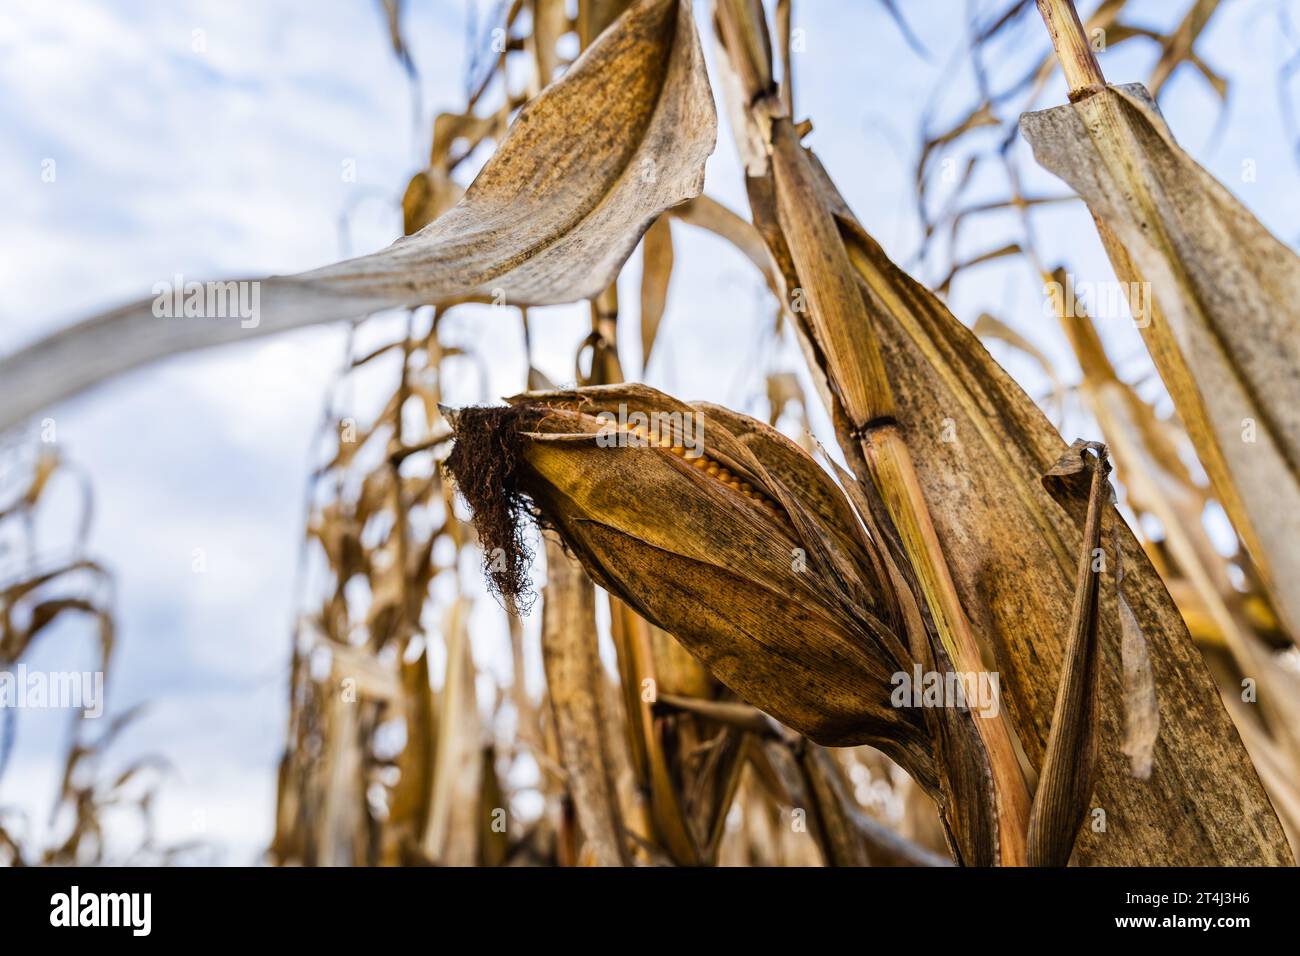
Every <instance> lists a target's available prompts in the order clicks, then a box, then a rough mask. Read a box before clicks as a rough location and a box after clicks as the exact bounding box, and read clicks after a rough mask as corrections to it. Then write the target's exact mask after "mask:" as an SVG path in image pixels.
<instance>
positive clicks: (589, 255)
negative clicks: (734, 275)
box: [0, 0, 717, 427]
mask: <svg viewBox="0 0 1300 956" xmlns="http://www.w3.org/2000/svg"><path fill="white" fill-rule="evenodd" d="M716 128H717V118H716V115H715V112H714V106H713V97H712V94H711V92H710V89H709V83H708V77H707V75H706V73H705V68H704V58H703V55H702V53H701V50H700V44H699V38H698V36H697V35H696V32H695V23H694V20H693V18H692V14H691V4H690V0H640V2H638V3H636V4H635V5H634V6H633V7H631V8H630V9H629V10H628V11H627V12H626V13H625V14H624V15H623V16H622V17H620V18H619V19H618V20H617V21H616V22H615V23H614V24H612V25H611V26H610V27H609V29H607V30H605V31H604V33H602V34H601V35H600V37H599V38H598V39H597V40H596V41H595V42H594V43H593V44H592V45H591V46H590V47H589V48H588V49H587V50H586V51H585V52H584V53H583V54H582V56H581V57H580V58H579V59H578V60H577V61H576V62H575V63H574V65H573V67H572V68H571V69H569V70H568V71H567V72H566V73H565V74H564V76H562V77H561V78H560V79H559V80H557V81H556V82H555V83H553V84H551V85H550V86H549V87H547V89H546V90H545V91H544V92H543V93H542V94H541V95H540V96H538V97H537V98H536V99H534V100H533V101H532V102H530V103H529V104H528V105H527V106H525V107H524V108H523V109H522V110H521V111H520V113H519V116H518V118H517V119H516V120H515V122H514V124H513V125H512V126H511V127H510V131H509V133H508V134H507V136H506V138H505V140H504V142H502V144H501V146H500V147H499V148H498V150H497V151H496V153H495V154H494V155H493V157H492V158H491V160H489V161H488V163H487V165H486V166H485V167H484V168H483V170H482V172H480V173H479V175H478V178H477V179H475V181H474V183H473V184H472V185H471V186H470V188H469V189H468V190H467V191H466V193H465V196H464V198H463V199H462V200H461V201H460V202H459V203H458V204H457V205H455V206H454V207H453V208H451V209H450V210H448V211H447V212H446V213H445V214H444V215H442V216H440V217H439V218H438V219H437V220H436V221H434V222H433V223H431V224H430V225H428V226H426V227H425V228H424V229H422V230H421V231H420V232H417V233H416V234H414V235H412V236H408V237H405V238H403V239H399V240H398V241H397V242H395V243H393V245H391V246H389V247H388V248H387V249H384V250H383V251H381V252H377V253H375V254H373V255H369V256H363V257H361V258H359V259H351V260H348V261H346V262H340V263H337V264H335V265H331V266H327V267H325V268H322V269H316V270H313V271H311V272H306V273H300V274H298V275H295V276H289V277H267V278H262V279H252V280H248V281H250V282H254V283H256V285H255V286H245V287H244V290H245V294H246V295H247V297H248V299H247V301H248V302H250V303H251V296H252V291H251V290H252V289H254V288H255V289H257V297H258V302H257V308H256V310H255V311H256V313H257V314H256V317H255V324H254V318H252V317H248V316H245V317H243V318H241V317H240V316H239V315H236V316H234V317H227V318H159V317H157V316H156V315H155V314H154V304H155V301H156V300H155V299H153V298H149V299H143V300H141V301H138V302H135V303H133V304H131V305H128V306H126V307H124V308H121V309H117V310H115V311H113V312H109V313H106V314H103V315H99V316H96V317H94V318H92V319H88V320H86V321H84V322H81V323H78V324H77V325H74V326H72V327H71V328H68V329H65V330H63V331H60V332H57V333H55V334H53V335H51V336H49V337H47V338H45V339H42V340H40V341H38V342H36V343H34V344H32V345H30V346H28V347H27V348H26V349H24V350H22V351H20V352H18V353H16V354H14V355H11V356H9V357H7V358H6V359H4V360H3V361H2V362H0V409H2V411H0V427H4V426H7V425H10V424H12V423H14V422H16V421H21V420H22V419H23V418H24V417H25V416H27V415H29V414H30V413H32V412H33V411H35V410H36V409H39V408H41V407H43V406H45V405H48V404H50V403H51V402H54V401H58V400H60V399H63V398H67V397H68V396H70V395H74V394H76V393H77V392H79V391H81V390H83V389H85V388H87V387H89V386H91V385H95V384H97V383H99V382H101V381H104V380H105V379H108V378H111V377H112V376H114V375H118V374H120V373H122V372H126V371H129V370H130V369H133V368H136V367H138V366H140V365H144V364H146V363H148V362H151V361H154V360H156V359H159V358H163V357H165V356H168V355H172V354H174V353H177V352H183V351H188V350H191V349H197V348H203V347H206V346H214V345H221V344H227V343H231V342H236V341H244V340H245V339H246V338H248V337H249V336H253V335H266V334H271V333H275V332H282V331H285V330H288V329H293V328H298V327H301V326H306V325H313V324H319V323H324V322H333V321H338V320H342V319H350V318H357V317H359V316H362V315H365V314H367V313H370V312H374V311H377V310H380V309H385V308H393V307H402V306H413V305H421V304H428V303H439V302H449V301H464V300H467V299H475V298H483V299H486V298H489V297H493V296H496V297H498V298H499V297H500V296H502V295H503V296H504V297H505V300H506V301H507V302H509V303H511V304H535V305H544V304H553V303H559V302H572V301H576V300H579V299H585V298H591V297H593V296H595V295H597V294H598V293H599V292H600V291H601V290H602V289H604V288H606V287H607V286H608V285H609V284H610V283H611V282H612V281H613V280H614V278H615V276H617V274H618V271H619V269H620V267H621V266H622V265H623V263H624V261H626V259H627V257H628V256H629V255H631V253H632V250H633V249H634V248H635V247H636V244H637V242H638V240H640V238H641V235H642V233H643V232H644V231H645V230H646V228H647V227H648V226H649V225H650V223H651V222H653V221H654V219H655V217H657V216H658V215H659V214H660V213H661V212H663V211H664V210H665V209H667V208H669V207H671V206H674V205H676V204H677V203H680V202H683V201H685V200H687V199H690V198H692V197H694V196H696V195H698V194H699V193H700V190H701V188H702V186H703V182H704V161H705V159H706V158H707V157H708V155H709V154H710V153H711V152H712V151H713V145H714V141H715V137H716ZM168 280H170V277H168ZM163 284H165V283H162V284H160V285H163ZM154 289H155V295H157V294H158V290H159V289H160V286H155V287H154ZM182 291H183V290H182ZM243 311H245V312H247V311H254V310H243ZM244 326H247V327H244Z"/></svg>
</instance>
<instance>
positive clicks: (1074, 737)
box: [1029, 441, 1110, 866]
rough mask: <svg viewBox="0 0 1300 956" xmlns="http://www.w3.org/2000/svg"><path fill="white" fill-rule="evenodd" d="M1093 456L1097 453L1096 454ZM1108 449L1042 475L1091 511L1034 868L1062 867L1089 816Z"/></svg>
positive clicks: (1077, 455)
mask: <svg viewBox="0 0 1300 956" xmlns="http://www.w3.org/2000/svg"><path fill="white" fill-rule="evenodd" d="M1093 452H1095V454H1093ZM1109 473H1110V463H1109V462H1108V461H1107V460H1106V451H1105V447H1104V446H1101V447H1099V448H1090V446H1089V445H1088V444H1087V443H1085V442H1079V441H1076V442H1075V443H1074V444H1073V445H1072V446H1070V449H1069V451H1067V452H1066V453H1065V454H1064V455H1062V456H1061V460H1060V461H1058V462H1057V463H1056V464H1055V465H1053V466H1052V468H1051V470H1049V471H1048V472H1047V474H1046V475H1044V476H1043V483H1044V484H1045V485H1046V486H1047V487H1048V490H1049V491H1052V493H1053V494H1054V495H1056V496H1057V498H1058V500H1060V501H1061V502H1062V504H1063V505H1065V506H1066V507H1070V506H1072V505H1076V504H1081V505H1086V508H1087V514H1086V517H1085V519H1084V522H1085V523H1084V530H1083V541H1082V542H1081V543H1080V546H1079V561H1078V571H1077V573H1076V579H1075V589H1074V603H1073V605H1072V608H1071V611H1070V620H1069V630H1068V632H1067V636H1066V642H1065V654H1064V656H1063V658H1062V661H1061V675H1060V677H1059V678H1058V679H1057V683H1056V706H1055V708H1054V709H1053V711H1052V729H1051V734H1050V735H1049V737H1048V739H1047V751H1046V754H1045V756H1044V758H1043V769H1042V772H1041V773H1040V774H1039V777H1038V790H1037V791H1036V792H1035V793H1034V806H1033V812H1032V813H1031V814H1030V816H1029V865H1030V866H1065V865H1066V864H1067V863H1068V862H1069V861H1070V853H1071V851H1072V850H1073V849H1074V838H1075V834H1076V833H1077V832H1078V830H1079V825H1080V824H1081V823H1082V822H1083V818H1084V814H1085V813H1086V812H1087V810H1088V801H1089V799H1091V797H1092V785H1093V780H1094V777H1095V772H1096V761H1097V687H1098V681H1097V677H1098V668H1099V666H1100V661H1099V656H1100V655H1099V654H1098V648H1097V631H1098V627H1099V624H1100V622H1099V620H1098V614H1099V603H1098V597H1099V594H1100V581H1101V572H1102V570H1103V568H1104V566H1105V563H1104V560H1100V559H1099V556H1101V555H1104V552H1102V550H1101V522H1102V516H1103V515H1104V513H1105V508H1106V505H1107V504H1108V503H1109V501H1110V484H1109V482H1108V481H1107V480H1106V476H1107V475H1108V474H1109Z"/></svg>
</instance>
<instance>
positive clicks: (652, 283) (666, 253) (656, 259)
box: [641, 216, 673, 374]
mask: <svg viewBox="0 0 1300 956" xmlns="http://www.w3.org/2000/svg"><path fill="white" fill-rule="evenodd" d="M672 277H673V231H672V227H671V226H670V225H669V220H668V218H667V217H666V216H665V217H661V218H659V219H656V220H655V224H654V225H653V226H651V227H650V228H649V229H648V230H647V231H646V234H645V238H644V239H643V240H642V241H641V368H642V370H643V374H644V370H645V369H647V368H649V367H650V355H651V351H652V350H653V349H654V345H655V338H656V336H657V335H658V334H659V323H660V322H662V321H663V318H664V309H665V308H666V307H667V305H668V283H669V282H670V281H671V280H672Z"/></svg>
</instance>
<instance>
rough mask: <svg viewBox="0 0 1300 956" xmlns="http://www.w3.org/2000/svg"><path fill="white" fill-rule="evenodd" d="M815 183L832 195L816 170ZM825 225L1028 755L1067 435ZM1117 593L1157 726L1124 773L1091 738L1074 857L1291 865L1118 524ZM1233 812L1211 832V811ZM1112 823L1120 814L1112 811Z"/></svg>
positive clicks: (1152, 581) (1046, 671)
mask: <svg viewBox="0 0 1300 956" xmlns="http://www.w3.org/2000/svg"><path fill="white" fill-rule="evenodd" d="M825 186H826V188H828V189H831V190H833V187H832V186H830V185H829V181H826V182H825ZM839 209H840V213H839V221H840V226H841V230H842V234H843V236H844V239H845V242H846V245H847V247H848V249H849V253H850V257H851V259H852V261H853V263H854V266H855V268H856V269H857V270H858V273H859V275H860V276H861V277H862V288H863V293H864V295H866V296H868V298H869V300H870V301H871V302H872V304H873V307H872V314H873V316H874V317H875V319H876V321H877V322H878V323H879V330H880V335H881V339H882V346H883V348H884V354H885V363H886V368H887V373H888V375H889V379H890V382H891V384H892V385H893V387H894V390H895V395H896V398H897V403H898V408H899V418H900V419H901V420H902V421H904V422H906V423H908V424H907V437H908V441H909V443H910V444H912V445H913V447H914V448H916V450H917V451H916V467H917V472H918V476H919V479H920V481H921V484H922V486H923V488H924V491H925V497H926V499H927V500H928V501H930V502H932V503H933V504H932V507H933V515H934V520H935V525H936V530H937V531H938V534H939V537H940V539H941V541H942V543H943V546H944V552H945V554H946V555H947V557H948V561H949V565H950V567H951V569H952V573H953V577H954V579H955V582H956V585H957V590H958V592H959V594H960V596H961V599H962V603H963V606H964V607H965V608H966V610H967V612H968V613H969V614H970V616H971V618H972V623H973V624H974V626H975V629H976V631H977V632H978V633H980V634H981V635H984V636H985V637H986V639H987V640H988V641H989V642H990V643H991V644H992V646H993V650H994V653H995V656H996V659H997V664H998V669H999V670H1000V672H1001V674H1002V693H1003V698H1004V700H1005V701H1006V703H1007V705H1008V707H1009V708H1010V710H1011V713H1012V716H1013V719H1014V722H1015V727H1016V731H1017V733H1018V735H1019V738H1020V742H1021V743H1022V744H1023V746H1024V749H1025V751H1026V753H1027V755H1028V757H1029V760H1030V761H1031V763H1032V764H1034V765H1035V766H1039V765H1041V762H1042V759H1043V753H1044V750H1045V745H1046V741H1047V738H1048V735H1049V731H1050V718H1051V714H1052V710H1053V706H1054V692H1053V691H1054V688H1055V678H1056V676H1057V675H1058V674H1059V672H1060V671H1059V668H1060V662H1061V655H1062V650H1063V649H1062V647H1061V646H1060V638H1059V637H1056V636H1055V635H1059V634H1060V622H1061V621H1063V620H1068V618H1069V615H1070V608H1071V604H1072V592H1073V585H1074V571H1075V567H1074V563H1075V557H1076V556H1077V554H1078V550H1079V543H1080V539H1081V529H1080V528H1079V526H1078V524H1077V522H1076V521H1075V520H1074V519H1073V518H1072V517H1071V516H1069V515H1068V514H1067V513H1066V512H1065V511H1064V510H1063V509H1062V508H1061V507H1060V506H1059V505H1057V504H1056V503H1055V502H1054V501H1052V500H1051V498H1050V496H1049V495H1048V494H1047V492H1046V490H1045V489H1043V488H1042V486H1041V484H1040V483H1039V482H1037V481H1035V480H1033V479H1032V476H1033V475H1036V474H1042V473H1043V472H1045V471H1046V470H1047V469H1048V468H1050V467H1051V465H1052V464H1053V463H1054V462H1055V461H1056V460H1057V459H1058V458H1059V457H1060V455H1061V454H1062V452H1063V451H1064V444H1063V443H1062V441H1061V439H1060V437H1059V435H1057V433H1056V431H1055V429H1053V428H1052V426H1051V424H1050V423H1049V422H1048V421H1047V419H1046V418H1045V417H1044V416H1043V415H1042V413H1041V412H1040V411H1039V410H1038V409H1037V408H1036V407H1035V406H1034V404H1033V402H1032V400H1031V399H1030V398H1029V397H1028V396H1027V395H1025V394H1024V392H1023V391H1022V390H1021V389H1020V387H1019V386H1018V385H1017V384H1016V383H1015V382H1014V381H1012V380H1011V378H1010V377H1009V376H1007V374H1006V373H1005V372H1004V371H1003V370H1002V369H1001V368H1000V367H999V366H998V365H997V363H995V362H994V361H993V360H992V358H991V357H990V356H989V354H988V352H987V351H986V350H985V349H984V348H983V346H981V345H980V344H979V341H978V340H977V339H976V338H975V337H974V336H973V335H972V334H971V333H970V331H969V330H967V329H966V328H965V327H964V326H962V325H961V323H960V322H958V321H957V320H956V319H955V318H954V317H953V316H952V315H951V314H950V313H949V312H948V310H947V309H946V308H945V307H944V306H943V305H942V303H940V302H939V301H938V300H937V299H936V298H935V297H934V296H933V295H932V294H931V293H930V292H929V291H928V290H926V289H925V288H924V287H923V286H921V285H920V284H919V283H917V282H915V281H914V280H912V279H911V278H910V277H908V276H907V275H906V274H905V273H903V272H902V271H901V270H899V269H898V268H897V267H896V266H895V265H894V264H893V263H892V262H890V261H889V259H888V258H887V257H886V256H885V254H884V252H883V251H882V250H881V249H880V247H879V246H878V245H877V244H876V243H875V242H874V241H873V240H872V239H871V238H870V237H869V236H868V235H867V234H866V233H865V232H864V231H863V230H862V228H861V227H860V226H859V225H858V224H857V222H856V220H854V219H853V218H852V215H851V213H849V212H848V210H847V207H845V206H844V205H843V203H842V201H839ZM1112 518H1113V519H1114V523H1115V532H1114V533H1115V535H1116V537H1117V538H1119V539H1120V540H1121V544H1122V546H1123V548H1124V552H1125V554H1134V555H1136V557H1135V558H1134V560H1133V561H1132V566H1131V567H1129V568H1128V569H1127V571H1128V573H1127V576H1126V579H1125V594H1126V596H1127V597H1128V599H1129V603H1130V606H1131V607H1132V609H1133V612H1134V614H1135V615H1136V617H1137V619H1138V620H1139V622H1141V626H1142V629H1143V631H1144V633H1146V635H1147V637H1148V642H1149V647H1150V652H1151V660H1152V667H1153V670H1154V673H1155V678H1156V685H1157V688H1158V690H1159V693H1161V694H1162V695H1164V697H1165V699H1164V700H1162V703H1161V718H1162V721H1163V725H1164V726H1163V731H1162V733H1161V736H1160V740H1159V741H1158V742H1157V745H1156V772H1155V773H1154V774H1153V775H1152V778H1151V780H1150V781H1148V782H1146V783H1144V784H1140V785H1139V784H1135V783H1134V781H1133V780H1132V778H1131V777H1130V775H1129V768H1128V766H1127V761H1125V760H1124V759H1123V756H1122V754H1120V753H1119V751H1118V749H1116V748H1105V747H1104V748H1102V752H1101V754H1100V757H1099V760H1098V776H1097V786H1096V788H1095V801H1096V805H1097V807H1099V808H1101V809H1103V810H1105V812H1106V814H1107V816H1108V819H1109V820H1111V821H1112V822H1113V824H1112V825H1111V826H1110V827H1109V828H1108V829H1107V830H1105V831H1094V830H1092V829H1091V828H1086V829H1085V830H1084V831H1083V832H1082V833H1081V834H1080V837H1079V841H1078V844H1077V847H1076V852H1077V853H1078V859H1079V860H1080V862H1082V863H1085V864H1089V865H1106V864H1117V865H1118V864H1127V865H1142V864H1165V865H1193V864H1202V865H1208V864H1216V863H1217V864H1232V863H1237V864H1248V863H1256V864H1258V863H1288V864H1289V863H1290V862H1291V856H1290V852H1289V850H1288V848H1287V847H1286V845H1285V842H1284V840H1283V838H1282V834H1281V830H1280V828H1279V826H1278V823H1277V818H1276V816H1275V814H1274V813H1273V810H1272V808H1271V806H1270V805H1269V802H1268V798H1267V797H1266V796H1265V794H1264V792H1263V790H1262V788H1261V786H1260V783H1259V779H1258V777H1257V775H1256V773H1255V771H1254V768H1253V767H1252V765H1251V763H1250V760H1249V758H1248V757H1247V755H1246V753H1245V751H1244V750H1243V749H1242V747H1241V743H1240V740H1239V738H1238V736H1237V733H1236V731H1235V730H1234V728H1233V727H1232V724H1231V722H1230V721H1229V720H1228V717H1227V715H1226V713H1225V712H1224V710H1223V707H1222V705H1221V703H1220V702H1219V700H1218V693H1217V691H1216V689H1215V687H1214V684H1213V681H1212V679H1211V678H1210V675H1209V674H1208V673H1207V671H1206V669H1205V665H1204V663H1203V662H1202V660H1201V657H1200V654H1199V652H1198V651H1197V650H1196V648H1195V646H1194V645H1193V644H1192V642H1191V640H1190V638H1189V637H1188V635H1187V631H1186V628H1185V626H1184V624H1183V622H1182V619H1181V617H1180V615H1179V613H1178V610H1177V608H1176V607H1175V606H1174V604H1173V602H1172V601H1171V600H1170V598H1169V595H1168V592H1167V591H1166V590H1165V587H1164V585H1163V583H1162V582H1161V581H1160V579H1159V577H1158V575H1157V574H1156V572H1155V570H1154V569H1153V568H1152V567H1151V565H1150V562H1149V561H1148V560H1146V558H1145V556H1144V555H1142V554H1141V552H1140V549H1139V548H1138V545H1137V542H1136V540H1135V539H1134V538H1133V536H1132V534H1131V533H1130V532H1129V531H1128V529H1127V527H1125V526H1124V524H1123V522H1122V520H1119V519H1118V517H1117V516H1115V515H1112ZM1100 600H1101V631H1100V634H1099V638H1100V642H1101V651H1102V675H1101V699H1102V707H1101V725H1100V733H1101V737H1102V739H1103V740H1122V739H1124V724H1123V714H1122V713H1119V712H1118V711H1117V709H1116V708H1115V707H1113V706H1111V704H1110V702H1113V701H1120V700H1122V699H1123V687H1122V681H1121V677H1120V675H1121V673H1122V667H1121V661H1120V645H1121V643H1122V636H1121V633H1120V629H1119V624H1118V621H1119V616H1118V608H1117V606H1116V601H1115V590H1114V589H1113V588H1109V587H1108V588H1106V589H1104V590H1103V593H1102V595H1101V599H1100ZM1225 817H1228V818H1232V819H1234V820H1235V819H1240V820H1241V825H1240V826H1239V827H1238V826H1234V827H1223V826H1218V825H1216V824H1215V823H1214V822H1213V821H1216V820H1219V819H1223V818H1225ZM1118 821H1122V825H1121V824H1120V823H1119V822H1118Z"/></svg>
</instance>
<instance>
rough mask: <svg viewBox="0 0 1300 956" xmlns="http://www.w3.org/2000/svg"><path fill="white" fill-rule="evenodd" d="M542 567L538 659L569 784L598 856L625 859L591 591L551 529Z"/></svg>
mask: <svg viewBox="0 0 1300 956" xmlns="http://www.w3.org/2000/svg"><path fill="white" fill-rule="evenodd" d="M546 573H547V582H546V591H545V598H544V600H545V605H544V613H543V618H542V662H543V664H544V665H545V668H546V686H547V688H548V690H549V692H550V700H551V709H552V713H553V714H554V718H555V734H556V739H557V742H558V744H559V749H560V761H561V763H562V764H563V765H564V769H565V771H566V774H567V778H568V780H567V782H568V791H569V794H570V795H571V796H572V798H573V805H574V810H575V811H576V813H577V817H578V825H579V826H580V827H581V828H582V834H583V837H584V838H585V839H586V847H587V852H588V853H590V854H591V855H592V858H593V859H594V861H595V863H596V864H597V865H598V866H626V865H627V864H628V855H627V848H626V846H625V843H624V837H623V823H622V820H621V818H620V813H619V805H618V798H617V792H616V790H615V789H614V783H613V779H612V776H611V773H610V759H609V757H608V755H607V754H606V752H605V744H606V737H605V720H606V718H605V716H604V715H603V713H602V711H603V704H604V699H603V698H604V694H603V690H602V688H603V684H604V681H605V672H604V669H603V668H602V666H601V663H600V656H599V654H598V652H597V647H596V641H597V636H596V605H595V594H594V592H593V589H592V587H591V582H590V581H588V580H587V576H586V575H585V574H584V573H583V571H582V566H581V565H579V564H578V563H577V562H576V561H574V560H573V558H571V557H569V555H567V554H565V553H564V547H563V545H562V544H560V542H559V541H558V540H556V539H555V538H554V537H553V536H551V535H547V536H546Z"/></svg>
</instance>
